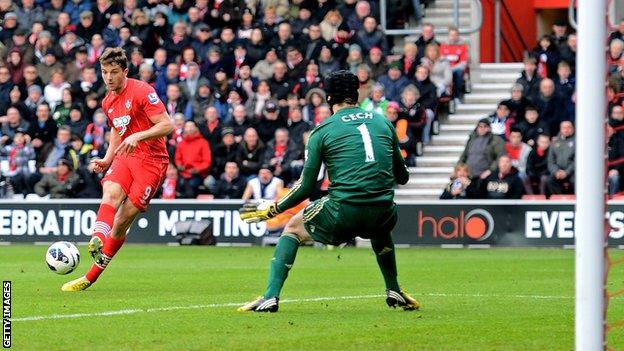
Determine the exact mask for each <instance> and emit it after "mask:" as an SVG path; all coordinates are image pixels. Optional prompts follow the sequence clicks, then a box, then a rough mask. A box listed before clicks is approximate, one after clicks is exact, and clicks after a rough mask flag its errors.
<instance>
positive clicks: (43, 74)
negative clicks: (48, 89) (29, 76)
mask: <svg viewBox="0 0 624 351" xmlns="http://www.w3.org/2000/svg"><path fill="white" fill-rule="evenodd" d="M36 67H37V74H38V76H39V78H41V82H42V83H43V84H44V85H47V84H49V83H50V80H51V79H52V73H54V72H56V71H59V72H62V71H63V68H64V67H63V64H62V63H60V62H58V61H57V60H56V54H55V51H54V49H52V48H49V49H46V51H45V56H44V57H43V62H40V63H37V66H36ZM1 73H2V72H1V71H0V83H2V76H1Z"/></svg>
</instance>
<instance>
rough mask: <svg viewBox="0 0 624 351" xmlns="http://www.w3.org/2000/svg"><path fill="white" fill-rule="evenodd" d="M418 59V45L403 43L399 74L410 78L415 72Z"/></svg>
mask: <svg viewBox="0 0 624 351" xmlns="http://www.w3.org/2000/svg"><path fill="white" fill-rule="evenodd" d="M417 60H418V46H416V44H414V43H405V45H403V56H401V59H400V60H399V64H400V66H399V67H400V69H401V74H403V76H405V77H407V78H411V77H413V76H414V74H415V73H416V67H417V66H418V65H419V64H420V62H419V61H417Z"/></svg>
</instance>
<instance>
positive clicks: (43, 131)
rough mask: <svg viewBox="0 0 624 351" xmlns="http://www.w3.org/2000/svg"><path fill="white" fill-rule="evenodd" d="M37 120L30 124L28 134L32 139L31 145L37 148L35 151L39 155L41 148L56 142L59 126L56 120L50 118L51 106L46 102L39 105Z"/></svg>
mask: <svg viewBox="0 0 624 351" xmlns="http://www.w3.org/2000/svg"><path fill="white" fill-rule="evenodd" d="M36 115H37V120H36V121H34V122H33V123H31V124H30V126H29V128H28V136H29V137H30V139H31V145H32V146H33V148H35V152H36V153H37V155H39V152H40V151H41V149H42V148H43V147H44V146H46V147H47V145H48V144H52V143H53V142H54V138H55V137H56V133H57V130H58V127H57V125H56V122H54V120H53V119H52V118H50V107H49V106H48V104H46V103H42V104H41V105H39V106H37V112H36Z"/></svg>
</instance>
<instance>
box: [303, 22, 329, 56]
mask: <svg viewBox="0 0 624 351" xmlns="http://www.w3.org/2000/svg"><path fill="white" fill-rule="evenodd" d="M326 45H327V42H326V41H325V39H323V37H322V36H321V27H320V26H319V25H318V24H310V25H309V26H308V35H307V37H306V38H304V39H303V43H302V45H301V48H302V53H303V58H304V59H305V60H308V61H309V60H314V61H317V60H318V57H319V55H320V54H321V48H322V47H323V46H326Z"/></svg>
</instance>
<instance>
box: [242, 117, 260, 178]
mask: <svg viewBox="0 0 624 351" xmlns="http://www.w3.org/2000/svg"><path fill="white" fill-rule="evenodd" d="M264 152H265V147H264V143H263V142H262V140H260V139H259V138H258V132H256V130H255V129H254V128H248V129H247V130H246V131H245V134H244V135H243V141H241V143H240V144H239V147H238V151H237V153H236V163H238V164H239V165H240V172H241V174H242V175H243V176H244V177H246V178H250V177H255V176H256V175H257V174H258V171H259V170H260V166H261V165H262V160H263V158H264Z"/></svg>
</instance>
